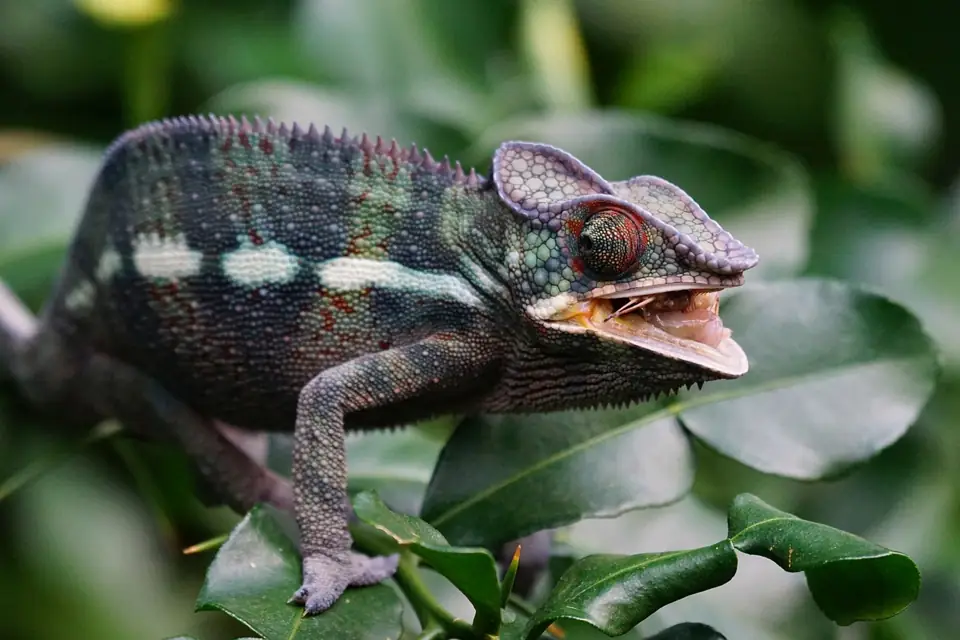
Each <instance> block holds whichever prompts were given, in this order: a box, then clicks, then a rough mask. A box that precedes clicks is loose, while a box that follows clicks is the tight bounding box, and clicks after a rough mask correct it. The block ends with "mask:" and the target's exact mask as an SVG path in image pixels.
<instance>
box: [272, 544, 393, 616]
mask: <svg viewBox="0 0 960 640" xmlns="http://www.w3.org/2000/svg"><path fill="white" fill-rule="evenodd" d="M399 560H400V556H398V555H396V554H394V555H392V556H375V557H372V558H371V557H369V556H365V555H361V554H359V553H354V552H352V551H351V552H350V553H349V555H347V556H346V557H344V558H331V557H328V556H324V555H313V556H308V557H306V558H304V560H303V585H302V586H301V587H300V588H299V589H297V591H296V592H295V593H294V594H293V595H292V596H291V597H290V600H288V601H287V602H288V603H289V604H298V605H301V606H303V608H304V613H305V614H306V615H308V616H312V615H315V614H317V613H321V612H323V611H326V610H327V609H329V608H330V607H332V606H333V605H334V603H336V601H337V600H338V599H339V598H340V596H341V595H342V594H343V592H344V591H345V590H346V588H347V587H348V586H351V587H365V586H369V585H374V584H377V583H378V582H381V581H383V580H385V579H387V578H389V577H390V576H392V575H393V574H394V573H395V572H396V570H397V563H398V562H399Z"/></svg>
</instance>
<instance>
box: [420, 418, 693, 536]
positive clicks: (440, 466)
mask: <svg viewBox="0 0 960 640" xmlns="http://www.w3.org/2000/svg"><path fill="white" fill-rule="evenodd" d="M654 409H655V406H654V405H641V406H637V407H633V408H631V409H626V410H618V411H587V412H567V413H554V414H544V415H525V416H483V417H476V418H471V419H468V420H466V421H464V422H463V423H461V424H460V426H459V427H458V429H457V431H456V432H455V433H454V435H453V437H452V438H451V439H450V441H449V442H448V443H447V445H446V447H444V449H443V451H442V453H441V454H440V459H439V461H438V463H437V468H436V471H435V472H434V476H433V478H432V479H431V481H430V485H429V486H428V488H427V495H426V497H425V499H424V505H423V511H422V516H423V518H424V519H425V520H427V521H428V522H430V523H431V524H433V525H434V526H435V527H437V528H438V529H439V530H440V531H442V532H443V533H444V535H446V536H447V537H448V538H449V539H450V540H452V541H454V542H455V543H456V544H470V545H474V544H482V545H497V544H501V543H504V542H507V541H508V540H511V539H515V538H519V537H522V536H525V535H527V534H529V533H533V532H535V531H539V530H542V529H547V528H552V527H558V526H561V525H564V524H569V523H571V522H574V521H576V520H578V519H580V518H582V517H585V516H587V515H589V516H612V515H616V514H618V513H622V512H623V511H626V510H628V509H634V508H638V507H646V506H652V505H661V504H667V503H669V502H672V501H673V500H676V499H678V498H680V497H681V496H683V495H684V494H685V493H686V492H687V491H688V490H689V488H690V486H691V484H692V481H693V466H692V465H693V459H692V454H691V452H690V442H689V440H688V439H687V438H686V436H685V435H684V434H683V432H682V430H681V429H680V428H679V427H678V426H677V424H676V421H675V420H674V419H673V418H672V417H670V416H666V415H664V414H662V413H659V414H658V413H653V411H654ZM464 469H470V473H463V470H464Z"/></svg>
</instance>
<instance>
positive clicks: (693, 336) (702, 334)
mask: <svg viewBox="0 0 960 640" xmlns="http://www.w3.org/2000/svg"><path fill="white" fill-rule="evenodd" d="M646 320H647V322H649V323H650V324H652V325H653V326H655V327H658V328H660V329H663V330H664V331H666V332H667V333H669V334H670V335H672V336H677V337H678V338H685V339H687V340H696V341H697V342H702V343H704V344H706V345H710V346H711V347H716V346H717V345H718V344H720V341H721V340H723V336H724V334H725V331H724V328H723V321H722V320H720V316H718V315H717V314H715V313H713V312H711V311H709V310H707V309H694V310H693V311H690V312H688V313H683V312H682V311H659V312H657V311H655V312H651V313H648V314H647V315H646Z"/></svg>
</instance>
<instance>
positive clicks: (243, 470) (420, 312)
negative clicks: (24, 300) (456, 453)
mask: <svg viewBox="0 0 960 640" xmlns="http://www.w3.org/2000/svg"><path fill="white" fill-rule="evenodd" d="M756 261H757V257H756V254H755V253H754V252H753V251H752V250H750V249H748V248H746V247H744V246H743V245H742V244H740V243H739V242H737V241H736V240H735V239H733V238H732V237H731V236H730V235H729V234H727V233H726V232H724V231H723V230H722V229H720V227H719V226H718V225H716V223H714V222H712V221H711V220H710V219H709V218H707V216H706V214H704V213H703V211H702V210H701V209H700V208H699V207H697V205H696V204H695V203H694V202H693V201H692V200H691V199H690V198H689V197H688V196H687V195H686V194H684V193H683V192H682V191H680V190H679V189H677V188H676V187H674V186H673V185H670V184H669V183H666V182H664V181H662V180H659V179H657V178H651V177H638V178H634V179H632V180H630V181H626V182H614V183H608V182H606V181H605V180H604V179H603V178H601V177H600V176H598V175H597V174H596V173H595V172H593V171H592V170H590V169H589V168H587V167H586V166H584V165H583V164H581V163H580V162H579V161H577V160H576V159H575V158H573V157H572V156H569V155H568V154H566V153H564V152H562V151H560V150H558V149H554V148H552V147H549V146H546V145H535V144H529V143H505V144H504V145H503V146H501V148H500V149H499V150H498V152H497V154H496V155H495V156H494V158H493V170H492V178H491V179H484V178H480V177H478V176H477V175H476V174H475V173H474V172H473V171H471V172H469V173H467V174H465V173H464V172H463V171H462V170H461V169H460V167H459V165H456V166H455V167H453V168H451V167H450V165H449V163H448V162H446V161H444V163H442V164H441V163H437V162H435V161H434V160H433V159H432V158H430V156H429V154H421V153H420V152H419V151H418V150H417V149H416V148H415V147H414V148H410V149H402V150H401V149H398V148H397V147H396V145H395V144H392V145H386V144H384V143H383V142H382V141H380V140H379V139H377V141H376V142H374V141H372V140H370V139H368V138H366V136H363V137H362V138H359V139H358V138H349V137H348V136H347V135H346V134H345V133H344V135H342V136H341V137H334V136H333V135H332V134H331V133H330V131H329V129H328V130H326V132H324V133H322V134H321V133H320V132H318V131H317V130H316V129H314V128H313V127H311V128H310V130H309V131H304V130H302V129H300V128H298V127H294V128H293V129H292V130H290V129H287V128H286V127H279V128H278V127H276V126H275V125H273V123H272V122H271V123H269V124H266V125H264V124H263V123H261V122H259V121H256V122H255V123H253V124H250V123H248V122H247V121H245V120H244V121H242V122H237V121H235V120H233V119H220V118H214V117H211V118H184V119H178V120H174V121H165V122H161V123H153V124H149V125H145V126H143V127H140V128H139V129H136V130H134V131H131V132H128V133H127V134H125V135H123V136H121V137H120V138H119V139H118V140H117V141H116V142H115V143H114V144H113V145H112V146H111V147H110V149H109V150H108V151H107V154H106V158H105V161H104V164H103V168H102V170H101V172H100V174H99V176H98V178H97V180H96V182H95V184H94V185H93V188H92V191H91V195H90V198H89V201H88V203H87V206H86V211H85V213H84V215H83V218H82V220H81V222H80V225H79V228H78V230H77V233H76V236H75V239H74V241H73V243H72V245H71V247H70V250H69V253H68V255H67V258H66V262H65V266H64V268H63V271H62V274H61V279H60V281H59V284H58V286H57V289H56V291H55V292H54V294H53V296H52V297H51V299H50V301H49V302H48V305H47V307H46V308H45V310H44V313H43V315H42V316H41V318H40V319H39V321H37V322H36V323H33V321H32V319H31V318H29V317H25V315H24V313H23V312H22V310H19V309H18V307H17V303H16V300H15V299H14V298H13V297H12V294H9V292H5V290H4V289H0V364H3V363H6V368H7V370H8V373H12V375H13V377H14V378H15V379H16V380H17V381H18V382H19V383H20V387H21V388H22V390H23V392H24V393H25V394H26V395H27V396H29V397H30V398H32V399H33V400H34V401H35V402H36V403H38V404H39V405H42V406H44V407H47V408H50V409H52V410H54V411H58V412H59V413H61V414H62V415H65V416H66V415H69V416H70V417H72V418H73V419H75V420H76V421H79V422H82V423H89V422H91V421H95V420H97V419H101V418H103V417H107V416H112V417H116V418H118V419H120V420H121V421H122V422H124V423H125V424H126V425H127V426H128V427H129V428H131V429H134V430H135V431H139V432H142V433H145V434H148V435H152V436H156V437H166V438H170V437H172V438H173V439H174V440H175V441H177V442H179V443H180V445H181V446H183V447H184V449H185V450H186V451H187V453H188V454H189V455H190V456H191V458H192V459H193V460H194V461H195V463H196V465H197V467H198V469H199V470H200V472H201V473H202V475H203V477H204V478H205V479H206V480H207V481H208V482H209V483H212V484H213V485H214V486H215V488H216V489H217V490H218V491H220V492H221V493H222V494H223V495H225V496H226V497H227V498H228V501H229V502H230V504H232V505H233V506H234V507H235V508H237V509H246V508H249V507H250V506H252V504H254V503H256V502H258V501H262V500H267V501H271V502H274V503H276V504H279V505H281V506H289V504H290V502H291V501H292V504H293V507H294V511H295V513H296V516H297V521H298V524H299V527H300V530H301V534H302V547H301V551H302V554H303V586H302V588H301V589H300V590H299V591H298V592H297V593H296V594H294V597H293V600H295V601H296V602H298V603H300V604H303V605H304V606H305V608H306V610H307V612H308V613H317V612H320V611H323V610H324V609H326V608H328V607H330V606H331V605H332V604H333V603H334V602H336V600H337V599H338V598H339V596H340V595H341V593H342V592H343V591H344V589H345V588H347V587H348V586H350V585H357V586H358V585H364V584H372V583H375V582H379V581H380V580H382V579H384V578H386V577H388V576H389V575H391V574H392V572H393V570H394V568H395V566H396V559H395V558H394V557H389V558H368V557H365V556H362V555H359V554H356V553H354V552H352V551H351V550H350V542H351V541H350V536H349V533H348V530H347V519H348V514H349V507H348V503H347V501H346V464H345V459H344V450H343V435H344V431H345V430H351V429H363V428H372V427H382V426H389V425H400V424H405V423H409V422H412V421H415V420H420V419H424V418H427V417H430V416H432V415H437V414H443V413H448V412H458V413H471V412H525V411H527V412H531V411H550V410H559V409H570V408H578V407H589V406H597V405H600V404H610V403H623V402H633V401H637V400H642V399H644V398H647V397H649V396H651V395H654V394H657V393H661V392H669V391H672V390H675V389H677V388H679V387H681V386H684V385H690V384H692V383H702V382H703V381H706V380H712V379H718V378H729V377H736V376H738V375H741V374H742V373H743V372H744V371H745V370H746V359H745V357H744V356H743V353H742V351H740V350H739V347H736V344H735V343H734V342H733V341H732V340H731V339H729V337H726V338H725V339H724V340H723V341H722V343H721V344H720V345H719V346H718V347H717V348H716V349H713V348H710V347H706V346H704V345H701V344H700V343H699V342H694V341H690V340H687V341H680V340H678V339H675V338H666V339H664V338H663V337H662V336H661V338H656V336H654V337H653V338H650V337H647V335H646V333H644V335H642V336H638V335H634V333H635V332H633V333H632V331H633V330H632V329H630V327H629V326H628V325H624V324H618V322H619V321H611V322H608V323H604V322H602V318H600V317H599V316H597V311H596V310H597V309H605V308H606V307H601V306H600V305H602V304H606V305H609V304H610V302H609V298H614V297H617V296H629V297H635V296H637V295H641V294H647V293H653V292H656V291H659V290H664V289H670V288H673V289H678V288H679V289H693V288H698V287H699V288H707V289H713V290H716V289H722V288H726V287H731V286H737V285H739V284H741V283H742V280H743V271H744V270H746V269H748V268H750V267H752V266H753V265H754V264H755V263H756ZM625 317H626V316H625ZM631 317H637V316H631ZM684 317H686V316H684ZM628 324H629V323H628ZM624 327H626V329H625V328H624ZM657 335H659V334H657ZM664 335H666V334H664ZM290 429H293V431H294V436H295V448H294V464H293V474H292V487H293V493H292V496H291V495H290V490H289V488H288V487H287V486H286V485H285V484H284V483H283V482H282V481H280V480H278V479H277V478H276V477H274V476H272V474H270V473H269V472H267V471H265V470H264V469H263V468H262V467H261V466H260V465H258V464H257V463H256V462H255V461H254V460H252V459H251V458H250V457H249V456H248V455H246V453H245V452H244V449H243V446H242V442H241V439H240V438H238V437H237V436H236V434H237V433H239V432H240V431H239V430H258V431H264V430H290Z"/></svg>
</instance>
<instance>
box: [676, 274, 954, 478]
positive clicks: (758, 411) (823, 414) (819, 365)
mask: <svg viewBox="0 0 960 640" xmlns="http://www.w3.org/2000/svg"><path fill="white" fill-rule="evenodd" d="M720 313H721V316H722V317H723V319H724V324H725V325H727V326H728V327H731V328H732V329H733V335H734V337H735V338H736V340H737V341H738V342H739V343H740V345H741V346H742V347H743V349H744V351H745V352H746V353H747V356H748V357H749V358H750V371H749V372H748V373H747V374H746V375H744V376H743V377H742V378H740V379H737V380H729V381H722V382H711V383H708V384H707V386H706V387H705V388H704V391H703V392H701V393H684V394H682V395H681V396H680V400H679V401H678V402H677V403H676V404H675V405H674V409H675V410H676V411H677V412H678V413H679V417H680V420H681V421H682V422H683V425H684V426H685V427H686V428H687V429H689V430H690V431H692V432H693V433H694V434H695V435H696V436H697V437H698V438H700V439H701V440H703V441H704V442H706V443H707V444H709V445H710V446H711V447H713V448H715V449H716V450H718V451H719V452H721V453H723V454H724V455H726V456H729V457H731V458H734V459H736V460H739V461H740V462H742V463H744V464H746V465H749V466H751V467H753V468H755V469H758V470H760V471H764V472H766V473H772V474H777V475H782V476H787V477H793V478H800V479H816V478H823V477H828V476H834V475H837V474H840V473H842V472H844V471H846V470H848V469H849V468H850V467H851V466H852V465H856V464H858V463H861V462H863V461H864V460H867V459H869V458H871V457H872V456H874V455H876V454H877V453H879V452H880V451H881V450H883V449H884V448H886V447H888V446H889V445H891V444H892V443H893V442H895V441H896V440H897V439H899V438H900V437H901V436H902V435H903V434H904V432H905V431H906V430H907V429H908V428H909V427H910V426H911V425H912V424H913V422H914V421H915V420H916V419H917V416H918V415H919V414H920V411H921V409H922V408H923V407H924V405H925V404H926V402H927V400H928V399H929V397H930V395H931V394H932V392H933V389H934V386H935V382H936V377H937V373H938V365H937V358H936V354H935V351H934V348H933V345H932V343H931V341H930V339H929V337H928V336H927V335H926V334H925V333H924V331H923V329H922V328H921V326H920V323H919V322H918V320H917V318H916V317H914V316H913V315H912V314H911V313H910V312H909V311H908V310H907V309H905V308H904V307H902V306H900V305H898V304H896V303H894V302H892V301H890V300H888V299H886V298H883V297H881V296H879V295H877V294H874V293H869V292H867V291H865V290H863V289H860V288H857V287H853V286H850V285H848V284H844V283H840V282H831V281H824V280H795V281H786V282H779V283H761V284H755V285H748V286H747V287H745V288H744V290H742V291H740V292H738V293H736V294H734V295H731V296H730V298H729V299H728V300H726V301H724V302H722V303H721V305H720Z"/></svg>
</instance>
